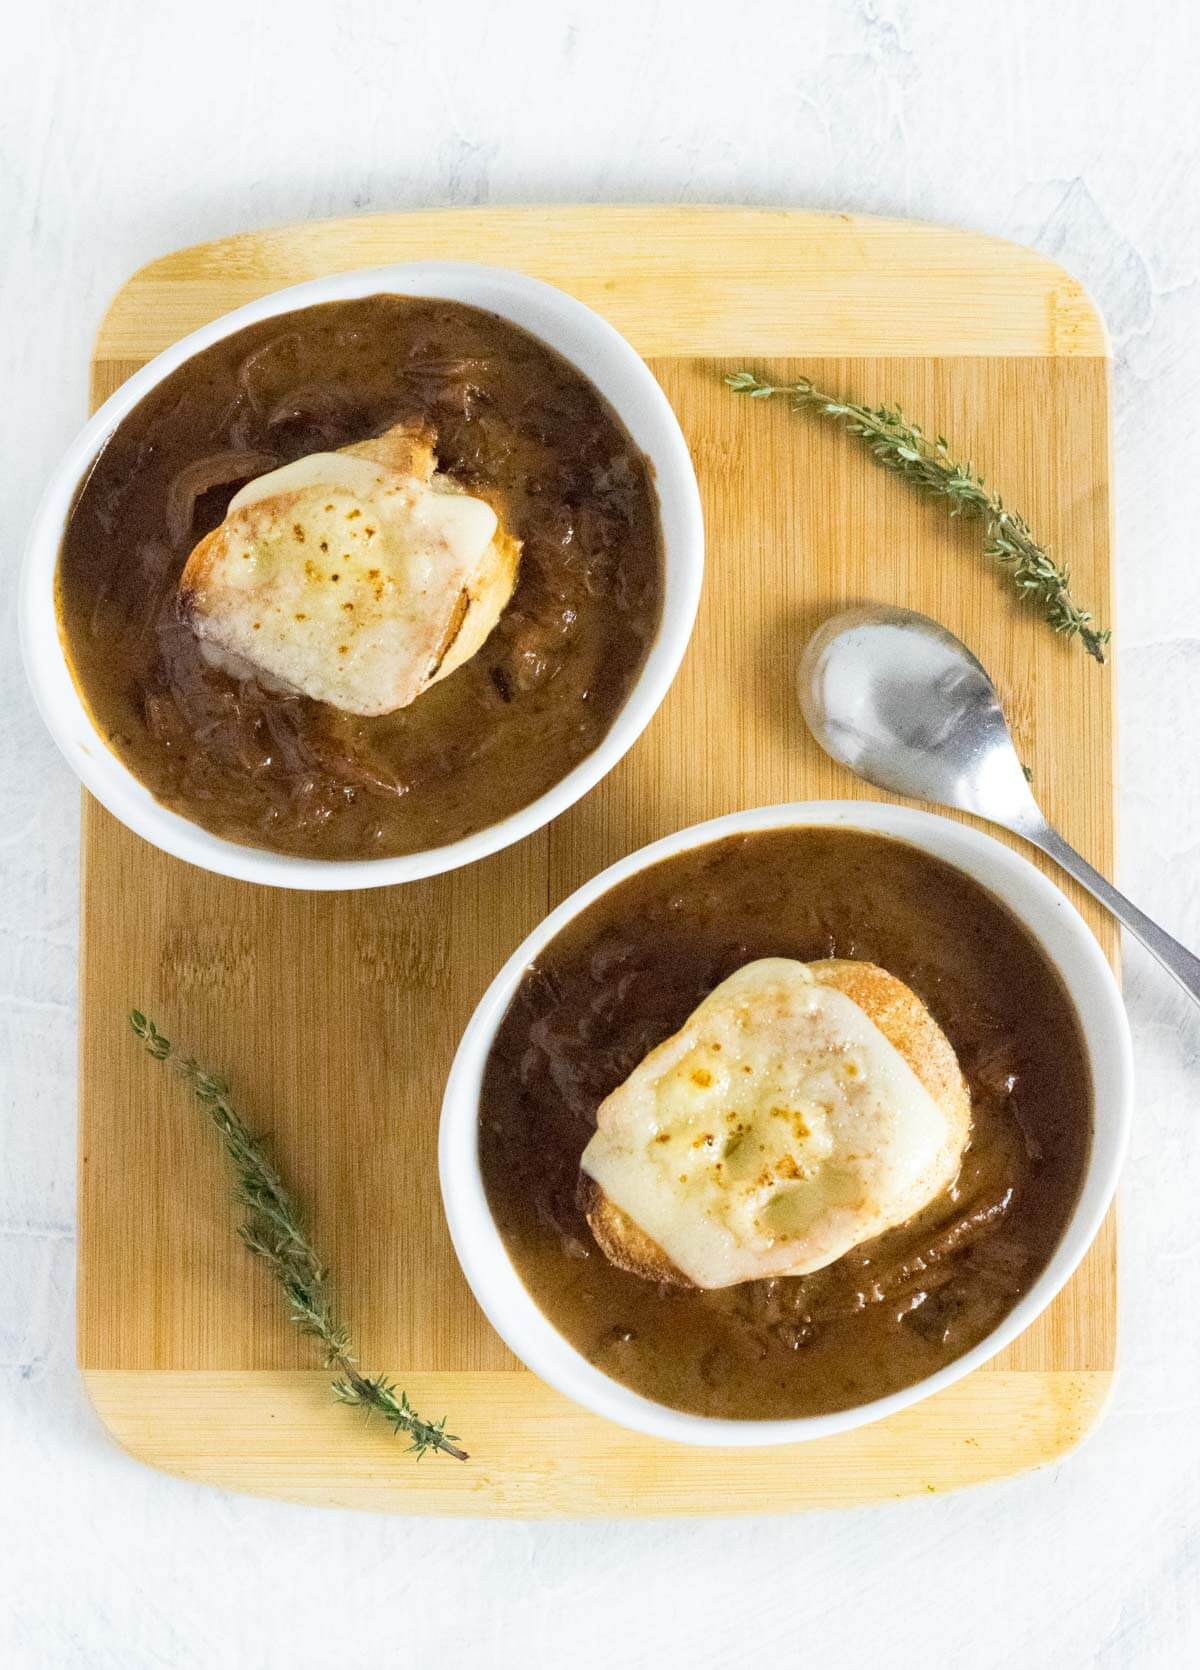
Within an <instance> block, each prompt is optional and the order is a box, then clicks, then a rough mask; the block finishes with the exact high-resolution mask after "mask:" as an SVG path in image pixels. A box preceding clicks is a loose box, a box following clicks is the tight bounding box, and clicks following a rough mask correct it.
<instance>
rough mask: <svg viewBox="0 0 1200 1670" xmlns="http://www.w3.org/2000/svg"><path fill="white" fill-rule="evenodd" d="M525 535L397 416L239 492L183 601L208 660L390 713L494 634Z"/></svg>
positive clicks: (199, 550) (207, 542)
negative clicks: (375, 431) (440, 469)
mask: <svg viewBox="0 0 1200 1670" xmlns="http://www.w3.org/2000/svg"><path fill="white" fill-rule="evenodd" d="M519 561H520V543H519V541H518V540H516V539H515V538H514V537H513V536H512V535H511V534H510V533H509V532H508V530H507V529H505V528H504V527H503V526H502V525H501V523H500V521H499V518H498V517H497V515H496V512H495V511H494V509H493V508H492V507H491V506H490V505H488V504H485V503H484V502H483V501H482V500H481V499H477V498H473V497H471V496H470V495H468V494H467V493H466V492H465V491H464V490H463V489H462V487H460V486H459V485H458V484H457V483H456V482H454V481H453V480H451V479H450V478H449V477H448V476H445V475H440V474H437V473H436V472H435V469H434V449H433V436H432V434H431V433H430V432H429V431H428V430H426V429H423V428H414V427H412V426H409V425H397V426H396V427H394V428H392V429H390V430H388V431H387V432H386V433H385V434H383V435H380V436H377V437H376V438H375V439H373V440H369V441H361V442H356V443H355V444H354V445H352V446H348V447H343V448H342V449H341V450H340V451H338V452H333V453H313V454H310V455H309V456H308V457H305V458H300V459H297V460H296V461H295V462H294V463H291V464H286V465H284V466H283V467H282V468H281V469H278V470H273V471H271V472H270V473H269V474H268V475H265V476H260V477H259V478H258V479H257V480H255V481H252V482H250V483H248V484H247V486H246V487H244V488H243V489H242V490H241V492H239V493H238V494H236V495H235V497H234V498H233V500H232V501H231V503H230V506H229V511H228V513H227V515H226V517H225V520H224V521H223V522H222V523H221V525H220V527H218V528H216V529H214V530H213V532H212V533H210V534H209V535H208V536H207V537H206V538H205V539H202V540H201V541H200V543H199V544H198V545H197V546H196V548H195V550H193V552H192V554H191V556H190V557H189V558H188V561H187V565H186V567H185V568H184V571H183V575H182V578H181V580H180V586H179V606H180V611H181V614H182V615H183V617H184V618H185V619H186V620H187V621H189V623H190V624H191V626H192V629H193V631H195V633H196V635H197V636H198V637H199V638H200V639H201V641H202V643H203V645H204V647H205V651H206V653H207V654H208V656H209V658H210V659H211V660H214V661H216V662H217V663H218V664H221V665H223V666H225V667H227V668H228V669H230V670H231V671H234V672H237V673H239V674H245V673H248V672H252V673H255V674H257V675H258V676H259V677H261V678H262V679H263V681H264V682H266V683H269V684H272V685H274V686H276V687H282V688H284V689H288V690H294V691H296V692H298V693H301V694H303V695H306V696H311V697H312V698H313V699H314V700H316V701H321V702H327V703H329V704H330V705H331V706H333V707H338V708H341V709H343V710H344V711H346V712H349V713H357V714H361V715H364V716H372V715H377V714H382V713H391V712H393V711H394V710H395V709H396V708H400V707H405V706H407V705H408V704H409V703H410V702H412V701H414V700H415V699H416V698H417V697H418V696H419V695H420V694H421V693H422V691H424V690H426V689H428V687H429V686H430V685H431V684H433V683H435V682H436V681H437V680H438V679H440V678H445V677H446V676H447V674H449V673H451V672H453V671H454V669H455V668H456V667H460V666H461V665H462V664H463V662H464V661H466V660H468V659H469V658H470V657H471V656H472V655H474V654H475V653H476V652H477V651H478V650H479V649H480V648H481V647H482V645H483V643H484V641H485V639H486V638H487V637H488V635H489V633H490V632H491V631H492V629H493V628H494V626H495V625H496V623H497V621H498V620H499V618H500V615H501V613H502V611H503V609H504V607H505V605H506V604H507V602H508V600H509V598H510V597H511V596H512V592H513V588H514V586H515V584H516V577H517V568H518V564H519Z"/></svg>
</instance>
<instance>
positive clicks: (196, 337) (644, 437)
mask: <svg viewBox="0 0 1200 1670" xmlns="http://www.w3.org/2000/svg"><path fill="white" fill-rule="evenodd" d="M377 294H394V295H406V296H430V297H434V298H436V299H445V300H450V301H461V302H464V303H466V304H468V305H470V306H474V307H481V308H486V309H487V310H489V311H491V312H494V313H497V314H499V315H501V317H503V318H505V319H507V320H509V321H510V322H511V323H513V324H516V325H518V326H520V327H521V328H522V329H523V330H526V331H528V332H529V333H530V334H531V335H533V336H535V337H537V338H538V339H539V340H540V341H542V342H543V343H545V345H546V346H548V347H550V348H552V349H554V350H555V351H556V352H558V353H560V354H562V355H563V357H564V358H565V359H567V360H568V361H570V362H571V364H573V365H574V366H575V367H576V369H577V370H579V371H581V372H582V373H583V375H584V376H586V377H587V378H588V379H589V381H591V382H592V383H593V384H594V385H595V386H596V387H597V388H598V390H599V391H600V393H601V394H602V395H603V396H604V397H605V399H607V400H608V402H609V404H610V405H611V406H612V407H613V408H614V410H615V411H616V413H617V415H618V417H619V418H620V419H621V421H622V423H624V425H625V427H626V428H627V429H628V431H629V433H630V435H631V437H632V438H633V440H634V442H635V443H636V444H637V445H638V447H639V448H640V449H641V450H642V451H643V452H645V453H646V455H647V456H648V457H649V458H650V460H651V462H652V464H653V468H654V478H655V487H656V490H657V497H658V509H659V520H660V527H661V532H662V543H663V608H662V618H661V620H660V622H659V627H658V631H657V633H656V635H655V637H654V640H653V642H652V644H651V646H650V649H649V652H648V654H647V656H646V660H645V662H644V663H643V665H642V668H641V671H640V673H639V674H638V677H637V679H636V681H635V682H634V684H633V685H632V686H631V688H630V690H629V693H628V695H627V696H626V699H625V701H624V703H623V705H622V706H621V708H620V709H619V710H618V712H617V714H616V717H615V718H614V720H613V722H612V724H611V725H610V727H609V729H608V731H607V732H606V733H605V735H604V736H603V737H602V738H601V740H600V742H599V744H598V745H597V747H596V748H595V749H593V750H592V752H591V753H590V754H588V755H587V756H586V757H585V758H584V759H582V760H580V761H579V763H578V764H577V765H575V766H574V767H573V768H572V770H571V771H570V772H568V773H567V775H566V776H565V777H563V778H561V779H560V780H559V781H558V782H557V783H555V784H553V785H552V786H551V787H550V788H549V789H547V790H546V792H545V793H544V794H542V795H540V796H538V798H537V799H536V800H534V801H531V802H530V804H529V805H528V806H524V807H521V808H520V809H519V810H518V811H516V812H513V813H510V814H509V816H508V817H506V818H502V819H501V820H500V821H499V822H498V823H494V824H490V825H489V826H488V827H487V828H486V829H482V830H478V831H477V832H476V833H475V834H473V835H468V836H465V837H463V838H462V839H460V840H458V841H451V842H448V843H447V844H446V845H444V846H440V847H430V848H426V849H424V850H423V851H421V852H416V853H405V854H401V855H399V856H395V857H383V858H361V859H358V858H356V859H322V858H315V857H314V858H307V857H299V856H296V855H292V854H287V853H277V852H272V851H270V850H269V849H267V848H259V847H252V846H244V845H242V844H240V843H239V842H236V841H231V840H227V839H225V838H224V837H222V836H219V835H214V834H212V833H211V832H210V831H208V830H206V829H204V828H203V827H202V826H201V825H200V824H197V823H193V822H192V821H191V820H190V819H188V818H185V817H184V816H182V815H181V814H180V813H178V812H174V811H172V810H171V809H170V808H168V807H166V806H164V805H162V804H161V803H160V802H159V801H158V800H156V799H155V798H154V796H153V795H152V794H151V793H150V791H149V789H147V788H146V787H145V786H144V785H143V784H142V782H141V781H140V780H139V779H138V778H137V777H136V776H135V774H134V773H133V772H132V771H130V770H129V768H128V767H127V766H126V765H125V764H124V762H123V761H121V760H120V759H119V758H118V757H117V755H116V754H115V753H114V752H113V751H112V750H111V749H110V747H109V745H108V743H107V741H106V739H105V737H104V734H103V732H102V731H101V729H100V727H99V726H98V725H97V723H96V722H95V721H94V720H93V719H92V716H91V714H90V712H89V711H88V708H87V705H86V703H85V702H84V700H83V698H82V696H81V694H80V692H79V690H78V688H77V687H76V684H75V680H74V678H73V676H72V673H71V669H70V663H69V661H68V658H67V654H66V649H65V645H64V643H63V640H62V634H61V632H60V628H59V621H58V610H57V601H56V587H57V571H58V556H59V549H60V546H61V542H62V538H63V534H64V531H65V528H66V523H67V518H68V516H69V514H70V510H71V507H72V505H73V503H74V500H75V495H76V493H77V491H78V489H79V486H80V485H81V484H82V482H83V481H84V480H85V479H86V476H87V473H88V471H89V470H90V469H91V468H92V467H93V465H94V463H95V461H96V459H97V458H98V457H99V455H100V453H101V452H102V450H103V448H104V446H105V445H106V444H107V442H108V440H109V438H110V437H111V435H112V433H113V431H114V430H115V428H116V427H117V425H118V424H119V423H120V422H121V421H122V419H123V418H125V417H126V416H127V415H128V413H129V412H130V411H131V410H132V409H133V407H134V406H135V405H136V404H137V403H138V402H139V401H140V400H141V399H142V398H143V397H144V396H145V395H146V394H147V393H148V392H149V391H150V390H151V389H152V388H154V387H155V386H156V385H157V384H158V383H160V382H161V381H162V380H163V379H164V378H165V377H167V376H169V375H170V373H171V372H173V371H175V370H176V369H177V368H178V367H179V366H181V365H182V364H184V362H185V361H187V360H188V359H190V358H192V357H193V356H194V355H195V354H197V353H199V352H201V351H202V350H203V349H205V348H207V347H209V346H210V345H211V344H212V343H214V342H218V341H220V340H221V339H222V338H224V337H226V336H230V335H232V334H233V333H234V332H236V331H239V330H242V329H244V328H245V327H246V326H247V325H252V324H257V323H258V322H260V321H262V320H264V319H269V318H273V317H276V316H277V315H279V314H283V313H291V312H295V311H297V310H299V309H301V308H306V307H313V306H319V305H321V304H322V303H325V302H332V301H341V300H351V299H355V298H361V297H365V296H371V295H377ZM703 569H704V525H703V515H702V510H701V503H700V490H699V485H698V483H697V480H696V474H695V469H694V467H693V464H692V460H691V455H690V453H689V450H688V446H687V442H686V440H685V439H684V436H683V431H682V429H681V428H680V425H679V420H678V418H677V417H676V416H675V412H674V410H673V409H672V407H671V404H670V402H669V401H668V399H667V397H666V395H665V393H664V392H663V390H662V388H661V386H660V385H659V383H658V381H657V379H656V378H655V376H654V374H653V373H652V372H651V370H650V368H649V366H648V365H647V364H646V362H645V361H644V360H643V359H642V358H641V356H640V355H639V354H638V353H637V351H636V350H635V349H634V348H633V347H632V345H631V344H630V343H629V342H627V341H626V339H625V338H624V337H623V336H622V335H621V334H620V332H619V331H617V330H616V329H615V327H614V326H612V325H610V324H609V323H608V321H607V320H606V319H604V318H602V317H601V315H600V314H598V313H597V312H595V311H594V309H592V308H590V307H588V306H587V305H586V303H584V302H581V301H579V300H578V299H577V298H576V297H574V296H572V295H570V294H569V293H568V292H567V291H565V290H560V289H558V288H557V287H556V286H554V285H551V284H547V283H545V282H544V281H543V280H542V279H537V278H531V277H529V276H528V275H527V274H525V273H520V272H515V271H512V270H510V269H508V268H504V267H494V266H490V265H487V264H485V263H481V262H473V261H407V262H400V263H397V264H394V265H390V266H382V267H361V268H355V269H353V270H350V271H347V272H341V273H333V274H329V275H326V276H324V277H321V278H315V279H309V280H306V281H305V282H304V283H301V284H295V285H290V286H288V287H287V288H285V289H282V290H274V291H272V292H270V293H269V294H268V295H265V296H261V297H258V298H257V299H256V300H254V301H251V302H248V303H247V304H246V305H245V306H243V307H239V308H236V309H234V310H233V311H232V312H229V313H225V314H222V315H221V316H220V317H219V318H217V319H214V320H212V321H211V322H210V323H209V324H207V325H204V326H202V327H201V328H200V329H199V330H196V331H193V332H191V333H190V334H189V335H188V336H185V337H183V338H181V339H180V340H179V341H178V342H176V343H173V344H172V345H171V346H170V347H168V348H166V349H164V350H163V351H162V352H161V353H160V354H158V355H157V356H156V357H155V358H154V359H152V360H150V361H149V362H148V363H147V364H146V365H145V366H143V367H142V368H141V369H140V370H139V371H137V372H135V373H134V375H133V376H132V377H130V378H129V379H128V380H127V381H126V382H125V383H123V384H122V385H121V387H120V388H119V389H117V390H116V391H115V392H114V393H113V394H112V395H110V396H109V398H108V399H107V400H106V401H105V402H104V404H103V405H102V406H100V407H99V409H98V410H97V411H96V412H95V413H94V415H93V416H92V417H91V418H90V419H89V421H88V422H87V423H86V424H85V425H84V427H83V428H82V429H81V430H80V432H79V433H78V434H77V435H76V437H75V439H74V440H73V441H72V442H71V444H70V446H69V447H68V448H67V450H66V452H65V453H64V454H63V456H62V458H61V460H60V462H59V464H58V466H57V468H56V469H55V471H54V473H53V474H52V476H51V478H50V480H49V482H48V484H47V486H46V488H45V491H44V492H43V494H42V498H41V501H40V503H39V505H38V508H37V510H36V512H35V514H34V518H33V522H32V524H31V526H30V530H29V533H28V536H27V539H26V543H25V553H24V559H23V562H22V567H21V574H20V580H19V589H18V620H19V627H20V640H21V655H22V660H23V662H24V665H25V673H26V678H27V680H28V683H29V686H30V688H31V690H32V692H33V696H34V701H35V703H36V705H37V707H38V710H39V712H40V713H41V716H42V719H43V721H44V723H45V725H46V727H47V729H48V730H49V731H50V734H51V736H52V737H53V738H54V741H55V742H56V743H57V744H58V747H59V749H60V751H61V753H62V754H63V756H64V758H65V759H66V761H67V763H68V764H69V765H70V766H71V768H72V770H73V771H74V772H75V773H76V775H77V776H78V777H79V778H80V780H81V781H82V783H83V784H84V786H85V788H87V789H88V790H89V791H90V793H91V794H93V795H94V796H95V798H96V799H97V800H99V801H100V802H101V804H102V805H103V806H105V807H107V809H108V810H109V811H110V812H111V813H112V814H113V815H114V816H115V817H116V818H118V819H119V820H120V821H121V822H122V823H124V824H125V825H126V826H127V827H128V828H130V829H132V830H134V831H135V833H137V834H138V835H141V836H142V837H143V838H144V839H145V840H147V841H149V842H150V843H151V844H152V845H153V846H156V847H159V848H160V849H161V850H162V851H164V852H167V853H170V854H172V855H173V856H174V857H176V858H181V859H183V860H184V861H185V862H187V863H190V864H195V865H198V866H199V867H200V868H201V869H205V870H210V871H212V872H213V873H215V874H217V875H224V876H230V877H233V878H234V879H237V880H242V881H252V882H259V883H263V884H266V885H268V886H277V887H289V888H295V889H300V890H306V891H307V890H311V891H330V890H346V889H357V888H364V887H387V886H393V885H395V884H397V883H400V882H406V881H414V880H417V879H419V878H421V877H424V876H432V875H441V874H443V873H445V872H446V871H449V870H453V869H457V868H459V867H460V866H461V865H463V864H470V863H474V862H475V861H476V860H478V859H481V858H485V857H487V856H489V855H490V854H491V853H494V852H498V851H500V850H501V849H502V848H504V847H508V846H511V845H512V844H513V843H514V842H515V841H519V840H522V839H523V838H524V837H525V836H527V835H531V834H533V833H534V831H535V830H537V829H540V828H542V827H543V826H544V825H545V824H547V823H549V822H550V821H551V819H553V818H555V817H557V816H558V815H559V813H561V812H563V811H565V810H566V809H567V807H568V806H571V805H573V804H574V803H575V802H576V801H577V800H579V799H580V798H581V797H582V796H583V795H585V794H586V793H587V792H588V790H589V789H591V788H593V787H594V786H595V784H596V783H598V782H599V781H600V779H601V778H602V777H604V776H605V775H606V774H607V773H608V772H609V771H611V770H612V768H613V766H614V765H616V763H617V761H618V760H619V759H620V758H621V757H622V756H623V755H624V754H625V753H626V752H627V751H628V750H629V749H630V748H631V747H632V746H633V744H634V743H635V742H636V741H637V739H638V737H639V736H640V735H641V733H642V731H643V730H644V729H645V728H646V726H647V725H648V724H649V722H650V720H651V719H652V718H653V716H654V714H655V712H656V711H657V709H658V707H659V706H660V704H661V702H662V700H663V698H664V696H665V695H666V693H667V690H668V689H669V687H670V685H671V682H672V680H673V679H674V677H675V674H676V672H677V671H678V668H679V664H680V662H681V661H682V659H683V656H684V654H685V652H686V650H687V647H688V644H689V642H690V639H691V634H692V627H693V625H694V622H695V617H696V610H697V607H698V605H699V601H700V590H701V582H702V578H703Z"/></svg>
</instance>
